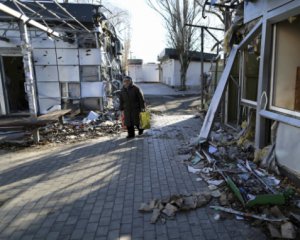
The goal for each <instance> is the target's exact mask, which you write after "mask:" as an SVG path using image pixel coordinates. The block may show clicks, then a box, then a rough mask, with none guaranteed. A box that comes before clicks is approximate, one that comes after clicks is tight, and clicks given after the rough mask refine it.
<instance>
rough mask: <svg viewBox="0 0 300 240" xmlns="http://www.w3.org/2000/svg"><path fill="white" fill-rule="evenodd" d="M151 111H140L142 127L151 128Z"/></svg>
mask: <svg viewBox="0 0 300 240" xmlns="http://www.w3.org/2000/svg"><path fill="white" fill-rule="evenodd" d="M150 118H151V116H150V112H147V111H146V112H141V113H140V128H141V129H149V128H150Z"/></svg>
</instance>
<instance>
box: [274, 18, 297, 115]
mask: <svg viewBox="0 0 300 240" xmlns="http://www.w3.org/2000/svg"><path fill="white" fill-rule="evenodd" d="M299 29H300V16H297V17H293V18H289V20H285V21H282V22H279V23H277V24H276V25H275V27H274V40H275V41H274V46H273V71H272V73H273V76H272V91H273V95H272V97H273V99H272V106H274V107H275V108H280V109H283V110H289V111H297V112H299V111H300V57H299V56H300V45H299V42H300V31H299ZM272 106H271V107H272ZM280 109H278V110H280Z"/></svg>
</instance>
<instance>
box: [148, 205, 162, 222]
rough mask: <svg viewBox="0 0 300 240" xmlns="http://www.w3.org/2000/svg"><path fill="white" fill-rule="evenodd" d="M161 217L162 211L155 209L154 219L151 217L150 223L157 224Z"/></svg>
mask: <svg viewBox="0 0 300 240" xmlns="http://www.w3.org/2000/svg"><path fill="white" fill-rule="evenodd" d="M159 216H160V209H157V208H155V209H153V212H152V217H151V220H150V222H151V223H156V222H157V220H158V218H159Z"/></svg>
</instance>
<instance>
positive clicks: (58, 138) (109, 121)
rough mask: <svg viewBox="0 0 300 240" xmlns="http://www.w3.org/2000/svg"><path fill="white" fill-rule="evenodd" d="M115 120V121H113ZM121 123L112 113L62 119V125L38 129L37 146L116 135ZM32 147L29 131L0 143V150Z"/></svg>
mask: <svg viewBox="0 0 300 240" xmlns="http://www.w3.org/2000/svg"><path fill="white" fill-rule="evenodd" d="M114 119H117V120H114ZM121 130H122V126H121V122H120V121H119V120H118V117H117V115H115V114H113V113H110V112H108V113H105V114H104V113H102V114H98V113H96V112H93V111H91V112H90V113H89V114H88V115H87V116H86V117H84V116H76V117H64V119H63V121H62V123H60V122H54V123H48V124H47V125H45V126H43V127H40V128H39V133H40V142H39V145H45V144H49V143H58V144H59V143H74V142H78V141H82V140H87V139H92V138H97V137H102V136H106V135H110V134H118V133H120V131H121ZM32 145H34V142H33V139H32V133H31V131H26V134H23V137H22V138H21V139H14V140H8V141H2V142H0V149H9V150H13V149H18V148H23V147H30V146H32Z"/></svg>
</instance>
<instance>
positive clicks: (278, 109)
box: [268, 23, 300, 118]
mask: <svg viewBox="0 0 300 240" xmlns="http://www.w3.org/2000/svg"><path fill="white" fill-rule="evenodd" d="M277 24H278V23H274V24H273V26H272V30H273V32H272V38H273V39H272V55H271V77H270V91H269V97H270V100H269V103H268V107H269V109H270V110H271V111H274V112H278V113H282V114H286V115H289V116H291V117H297V118H300V112H297V111H293V110H289V109H286V108H282V107H277V106H275V105H274V104H273V101H274V86H275V83H274V80H275V79H274V78H275V62H276V59H275V56H276V55H275V53H276V46H277Z"/></svg>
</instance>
